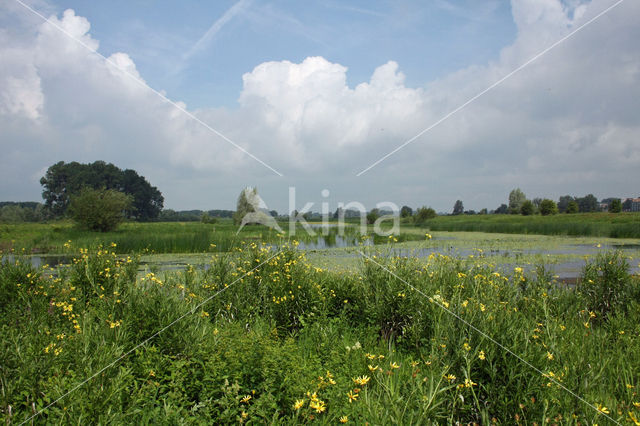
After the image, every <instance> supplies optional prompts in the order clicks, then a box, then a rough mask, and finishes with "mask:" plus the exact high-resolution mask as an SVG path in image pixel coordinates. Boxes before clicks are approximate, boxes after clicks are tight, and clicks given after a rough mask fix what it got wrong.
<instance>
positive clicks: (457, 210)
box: [453, 200, 464, 215]
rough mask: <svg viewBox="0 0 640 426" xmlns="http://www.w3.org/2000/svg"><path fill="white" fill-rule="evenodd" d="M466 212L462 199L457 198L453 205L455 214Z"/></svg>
mask: <svg viewBox="0 0 640 426" xmlns="http://www.w3.org/2000/svg"><path fill="white" fill-rule="evenodd" d="M462 213H464V204H462V200H456V203H455V204H454V205H453V214H454V215H459V214H462Z"/></svg>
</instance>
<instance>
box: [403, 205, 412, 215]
mask: <svg viewBox="0 0 640 426" xmlns="http://www.w3.org/2000/svg"><path fill="white" fill-rule="evenodd" d="M411 216H413V209H412V208H411V207H409V206H402V208H401V209H400V217H411Z"/></svg>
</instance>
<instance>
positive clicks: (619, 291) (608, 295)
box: [578, 251, 633, 321]
mask: <svg viewBox="0 0 640 426" xmlns="http://www.w3.org/2000/svg"><path fill="white" fill-rule="evenodd" d="M578 289H579V291H580V293H581V294H582V296H583V298H584V301H585V303H586V308H587V310H589V311H590V312H593V313H595V314H596V317H595V318H594V320H595V321H602V320H605V319H607V318H608V317H609V316H610V315H612V314H613V313H615V312H617V311H625V310H626V309H627V306H628V305H629V303H630V302H631V299H632V298H633V292H632V286H631V276H630V275H629V263H628V262H627V259H626V258H625V256H624V255H623V254H622V253H621V252H620V251H615V252H610V253H604V254H602V253H600V254H598V256H597V257H596V259H595V260H594V261H593V262H590V263H587V264H586V265H585V266H584V268H583V270H582V279H581V281H580V285H579V287H578Z"/></svg>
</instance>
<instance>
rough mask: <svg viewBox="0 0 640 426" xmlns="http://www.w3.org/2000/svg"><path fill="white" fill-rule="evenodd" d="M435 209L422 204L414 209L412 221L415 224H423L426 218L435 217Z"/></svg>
mask: <svg viewBox="0 0 640 426" xmlns="http://www.w3.org/2000/svg"><path fill="white" fill-rule="evenodd" d="M436 216H437V215H436V211H435V210H434V209H432V208H431V207H426V206H422V207H420V208H419V209H418V210H416V215H415V216H414V218H413V222H414V223H415V224H416V225H423V224H424V223H425V222H426V221H427V220H429V219H433V218H434V217H436Z"/></svg>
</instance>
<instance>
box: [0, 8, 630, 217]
mask: <svg viewBox="0 0 640 426" xmlns="http://www.w3.org/2000/svg"><path fill="white" fill-rule="evenodd" d="M638 22H640V2H637V1H635V0H622V1H619V0H591V1H582V0H565V1H561V0H512V1H511V2H508V1H505V0H487V1H482V2H477V1H474V0H469V1H466V0H461V1H454V0H436V1H431V2H421V1H403V0H400V1H375V0H374V1H353V2H342V1H338V0H335V1H331V0H328V1H324V2H298V1H293V0H291V1H286V0H283V1H259V0H239V1H216V2H195V1H184V2H173V1H151V0H140V1H135V0H130V1H120V0H117V1H110V2H86V1H47V0H1V1H0V150H1V152H2V154H1V155H0V200H12V201H39V200H41V192H42V188H41V185H40V183H39V180H40V178H41V177H42V176H43V175H44V173H45V171H46V169H47V168H48V167H49V166H51V165H52V164H54V163H56V162H58V161H66V162H69V161H78V162H82V163H89V162H93V161H96V160H103V161H106V162H110V163H113V164H115V165H116V166H118V167H120V168H122V169H124V168H131V169H134V170H136V171H137V172H138V173H139V174H141V175H143V176H145V177H146V178H147V180H149V182H150V183H151V184H152V185H154V186H156V187H158V189H159V190H160V191H161V192H162V193H163V195H164V197H165V207H166V208H172V209H176V210H187V209H234V208H235V203H236V199H237V197H238V195H239V193H240V191H241V190H242V189H243V188H244V187H246V186H257V188H258V192H259V194H260V195H261V197H262V199H263V200H264V202H265V203H266V205H267V206H268V207H269V208H270V209H275V210H278V211H279V212H286V211H288V210H289V209H290V206H293V207H294V208H295V209H298V210H301V209H302V207H303V206H304V205H305V204H307V203H313V205H312V206H311V210H313V211H320V210H321V203H328V206H329V210H331V211H334V210H335V209H336V208H337V206H338V203H344V204H347V203H349V202H359V203H362V204H364V205H365V206H366V207H367V208H368V209H371V208H373V207H375V206H376V204H377V203H381V202H393V203H395V204H397V205H398V206H402V205H409V206H411V207H414V208H416V207H419V206H423V205H424V206H430V207H433V208H435V209H436V210H437V211H440V212H450V211H451V210H452V208H453V205H454V203H455V201H456V200H458V199H460V200H462V201H463V202H464V206H465V209H474V210H480V209H482V208H488V209H489V210H491V209H495V208H497V207H498V206H499V205H500V204H501V203H506V202H507V201H508V194H509V192H510V191H511V190H512V189H513V188H516V187H519V188H521V189H522V190H523V191H524V192H525V194H526V195H527V196H528V197H529V198H535V197H541V198H551V199H555V200H557V199H558V197H559V196H561V195H565V194H571V195H575V196H583V195H586V194H589V193H592V194H594V195H595V196H596V197H598V198H599V199H600V198H605V197H623V198H624V197H629V196H634V197H637V196H640V185H639V184H638V182H640V167H639V166H640V114H638V111H640V43H638V42H637V40H640V25H638ZM291 187H293V188H295V201H294V200H291V197H290V193H291V190H290V188H291ZM323 190H328V193H329V195H326V194H327V192H326V191H324V192H323ZM292 202H293V204H291V203H292Z"/></svg>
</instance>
